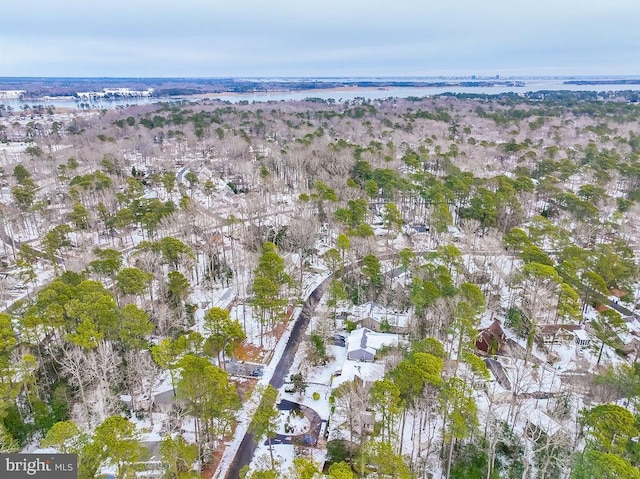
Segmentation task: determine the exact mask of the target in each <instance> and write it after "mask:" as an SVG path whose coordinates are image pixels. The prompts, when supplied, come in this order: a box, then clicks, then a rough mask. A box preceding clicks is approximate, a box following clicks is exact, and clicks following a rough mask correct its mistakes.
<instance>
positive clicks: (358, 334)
mask: <svg viewBox="0 0 640 479" xmlns="http://www.w3.org/2000/svg"><path fill="white" fill-rule="evenodd" d="M397 342H398V337H397V335H395V334H386V333H376V332H374V331H371V330H370V329H368V328H358V329H355V330H354V331H352V332H351V334H350V335H349V336H348V337H347V353H351V352H354V351H362V350H364V351H367V352H369V353H371V354H374V355H375V353H376V351H377V350H378V349H380V348H381V347H383V346H391V345H393V344H397Z"/></svg>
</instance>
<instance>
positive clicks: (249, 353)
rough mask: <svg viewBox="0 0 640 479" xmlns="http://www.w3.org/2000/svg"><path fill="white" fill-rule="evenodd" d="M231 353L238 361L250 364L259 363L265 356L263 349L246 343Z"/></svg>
mask: <svg viewBox="0 0 640 479" xmlns="http://www.w3.org/2000/svg"><path fill="white" fill-rule="evenodd" d="M233 353H234V355H235V357H236V359H237V360H238V361H248V362H250V363H261V362H262V360H263V359H264V355H265V351H264V350H263V349H260V347H258V346H256V345H255V344H251V343H247V342H244V343H242V344H241V345H240V346H238V347H237V348H236V349H235V350H234V351H233Z"/></svg>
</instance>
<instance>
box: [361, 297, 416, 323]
mask: <svg viewBox="0 0 640 479" xmlns="http://www.w3.org/2000/svg"><path fill="white" fill-rule="evenodd" d="M355 313H356V316H357V317H358V318H360V319H364V318H373V319H375V320H376V321H378V322H379V323H383V322H384V321H386V322H388V323H389V324H390V325H392V326H400V327H402V326H407V325H408V324H409V315H407V314H405V313H397V312H395V311H390V310H388V309H387V308H385V307H384V306H382V305H381V304H379V303H376V302H375V301H368V302H366V303H364V304H361V305H359V306H356V308H355Z"/></svg>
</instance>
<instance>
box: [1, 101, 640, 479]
mask: <svg viewBox="0 0 640 479" xmlns="http://www.w3.org/2000/svg"><path fill="white" fill-rule="evenodd" d="M0 160H1V165H0V187H1V189H0V194H1V200H0V201H1V207H0V214H1V223H0V245H1V246H0V305H1V306H2V312H1V313H0V376H1V377H2V381H1V382H0V452H20V451H22V452H40V453H54V452H61V453H76V454H78V458H79V471H78V472H79V476H78V477H79V478H80V479H92V478H98V477H114V478H117V479H124V478H131V477H138V476H139V477H142V476H145V477H158V478H166V479H189V478H194V479H195V478H198V477H203V478H206V479H209V478H212V477H213V478H216V479H222V478H225V477H228V478H235V477H242V478H246V479H260V478H280V477H286V478H296V479H303V478H305V479H307V478H308V479H311V478H319V477H329V478H332V479H342V478H356V477H358V478H398V479H404V478H407V479H409V478H416V479H417V478H440V477H442V478H447V479H449V478H452V479H453V478H468V479H472V478H474V479H475V478H482V479H485V478H486V479H497V478H514V479H515V478H523V479H525V478H528V479H544V478H548V479H552V478H572V479H587V478H598V479H600V478H601V479H605V478H640V409H639V406H640V363H638V357H639V355H640V316H639V315H638V312H637V310H638V308H640V285H639V283H638V281H639V278H640V275H639V269H638V259H637V257H636V252H637V251H638V246H639V244H640V243H639V241H640V227H639V226H638V223H636V221H637V220H638V218H640V104H638V103H637V92H615V93H610V94H597V93H593V92H536V93H529V94H526V95H517V94H504V95H495V96H489V95H440V96H433V97H425V98H415V97H410V98H406V99H400V98H389V99H385V100H368V99H365V98H358V99H355V100H352V101H346V102H341V101H330V100H327V101H325V100H322V99H317V98H309V99H307V100H305V101H297V102H294V101H272V102H267V103H258V102H256V103H248V102H239V103H231V102H225V101H221V100H211V99H200V100H197V101H187V100H182V101H175V102H160V103H155V104H146V105H137V106H129V107H126V108H122V107H118V108H116V109H113V110H107V109H102V110H100V109H94V108H87V109H82V110H72V109H63V108H54V107H51V106H50V107H36V106H34V107H28V106H25V107H24V108H22V109H21V110H15V109H13V108H11V107H8V106H5V105H0ZM245 435H246V436H245ZM245 437H246V440H243V439H245Z"/></svg>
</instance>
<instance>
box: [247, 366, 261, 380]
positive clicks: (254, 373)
mask: <svg viewBox="0 0 640 479" xmlns="http://www.w3.org/2000/svg"><path fill="white" fill-rule="evenodd" d="M263 375H264V371H263V370H262V369H260V368H257V369H254V370H253V371H251V374H249V376H253V377H254V378H261V377H262V376H263Z"/></svg>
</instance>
